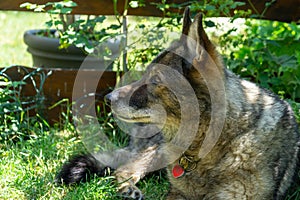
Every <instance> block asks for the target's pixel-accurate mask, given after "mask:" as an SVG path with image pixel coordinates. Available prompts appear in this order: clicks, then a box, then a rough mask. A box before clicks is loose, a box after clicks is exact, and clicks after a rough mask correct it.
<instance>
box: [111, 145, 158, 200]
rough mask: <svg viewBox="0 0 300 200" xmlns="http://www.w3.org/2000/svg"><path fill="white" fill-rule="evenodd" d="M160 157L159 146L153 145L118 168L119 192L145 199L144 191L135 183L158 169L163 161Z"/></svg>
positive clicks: (116, 173)
mask: <svg viewBox="0 0 300 200" xmlns="http://www.w3.org/2000/svg"><path fill="white" fill-rule="evenodd" d="M160 159H161V157H160V156H159V155H158V146H151V147H148V148H147V149H145V150H144V151H143V152H139V153H136V155H135V156H134V157H133V158H132V159H130V160H128V162H126V163H125V164H124V165H121V166H120V167H119V168H117V170H116V171H115V176H116V179H117V181H118V183H119V184H120V185H119V193H120V194H121V195H122V196H124V197H126V198H131V199H136V200H141V199H143V198H144V197H143V194H142V192H141V191H140V190H139V189H138V188H137V187H136V186H135V184H136V183H137V182H138V181H139V180H140V179H141V178H143V177H144V176H145V175H146V174H147V173H148V172H150V171H153V170H155V169H156V170H157V169H158V168H156V166H158V164H159V163H161V160H160Z"/></svg>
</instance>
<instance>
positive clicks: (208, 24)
mask: <svg viewBox="0 0 300 200" xmlns="http://www.w3.org/2000/svg"><path fill="white" fill-rule="evenodd" d="M204 24H205V25H206V26H207V27H214V26H216V24H215V23H214V22H213V21H211V20H205V21H204Z"/></svg>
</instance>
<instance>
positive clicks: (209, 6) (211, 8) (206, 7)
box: [205, 5, 216, 10]
mask: <svg viewBox="0 0 300 200" xmlns="http://www.w3.org/2000/svg"><path fill="white" fill-rule="evenodd" d="M205 10H216V7H215V6H213V5H206V6H205Z"/></svg>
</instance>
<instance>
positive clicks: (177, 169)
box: [172, 165, 184, 178]
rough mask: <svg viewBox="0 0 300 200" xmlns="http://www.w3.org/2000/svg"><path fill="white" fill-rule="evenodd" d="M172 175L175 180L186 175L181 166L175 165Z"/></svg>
mask: <svg viewBox="0 0 300 200" xmlns="http://www.w3.org/2000/svg"><path fill="white" fill-rule="evenodd" d="M172 175H173V177H174V178H179V177H181V176H183V175H184V169H183V168H182V167H181V166H180V165H175V166H174V167H173V169H172Z"/></svg>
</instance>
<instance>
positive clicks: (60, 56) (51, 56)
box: [24, 29, 120, 70]
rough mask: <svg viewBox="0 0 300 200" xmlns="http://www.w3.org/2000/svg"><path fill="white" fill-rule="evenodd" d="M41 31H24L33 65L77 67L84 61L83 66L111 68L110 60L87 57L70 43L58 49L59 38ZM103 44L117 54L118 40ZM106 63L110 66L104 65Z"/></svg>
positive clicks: (102, 68)
mask: <svg viewBox="0 0 300 200" xmlns="http://www.w3.org/2000/svg"><path fill="white" fill-rule="evenodd" d="M41 31H42V30H41V29H37V30H28V31H26V32H25V33H24V42H25V44H26V45H27V46H28V48H27V51H28V52H29V53H30V54H31V55H32V59H33V65H34V66H35V67H42V68H69V69H78V68H80V66H81V64H82V63H83V61H84V67H85V68H91V69H97V68H98V69H99V68H100V69H101V70H110V69H111V67H112V66H111V65H110V63H112V60H103V59H100V58H96V57H92V56H88V57H87V55H86V54H85V53H84V52H83V51H82V50H81V49H79V48H77V47H75V46H72V45H71V46H69V47H68V48H67V49H59V48H58V47H59V39H58V38H50V37H45V36H41V35H38V33H39V32H41ZM52 33H54V30H52ZM103 46H107V47H108V48H109V49H111V50H112V53H113V54H114V55H117V54H118V51H119V46H120V41H119V40H114V41H108V42H107V43H105V44H104V45H103ZM112 59H113V58H112ZM108 65H110V66H109V67H106V66H108Z"/></svg>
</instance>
